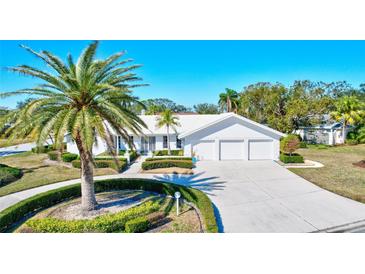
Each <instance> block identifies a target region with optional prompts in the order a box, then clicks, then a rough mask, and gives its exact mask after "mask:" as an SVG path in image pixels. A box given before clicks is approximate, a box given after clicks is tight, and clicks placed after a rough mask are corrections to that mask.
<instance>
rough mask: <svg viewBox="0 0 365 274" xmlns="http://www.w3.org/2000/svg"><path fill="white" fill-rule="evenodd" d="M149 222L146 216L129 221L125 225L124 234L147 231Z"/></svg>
mask: <svg viewBox="0 0 365 274" xmlns="http://www.w3.org/2000/svg"><path fill="white" fill-rule="evenodd" d="M149 226H150V222H149V220H148V219H147V217H146V216H143V217H139V218H136V219H133V220H130V221H128V222H126V223H125V232H127V233H142V232H145V231H147V230H148V228H149Z"/></svg>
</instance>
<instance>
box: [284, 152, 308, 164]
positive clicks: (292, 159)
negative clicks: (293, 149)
mask: <svg viewBox="0 0 365 274" xmlns="http://www.w3.org/2000/svg"><path fill="white" fill-rule="evenodd" d="M280 161H282V162H283V163H284V164H289V163H304V158H303V156H302V155H299V154H292V155H288V154H284V153H281V154H280Z"/></svg>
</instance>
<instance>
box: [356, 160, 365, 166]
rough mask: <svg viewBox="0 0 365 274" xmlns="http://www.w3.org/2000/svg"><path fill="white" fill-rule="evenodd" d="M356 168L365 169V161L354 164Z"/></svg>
mask: <svg viewBox="0 0 365 274" xmlns="http://www.w3.org/2000/svg"><path fill="white" fill-rule="evenodd" d="M353 165H354V166H357V167H362V168H365V160H361V161H360V162H357V163H353Z"/></svg>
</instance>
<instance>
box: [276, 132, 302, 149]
mask: <svg viewBox="0 0 365 274" xmlns="http://www.w3.org/2000/svg"><path fill="white" fill-rule="evenodd" d="M299 145H300V141H299V138H298V136H297V135H295V134H289V135H287V136H286V137H284V138H282V139H281V140H280V150H281V151H282V152H284V153H287V154H292V153H293V152H294V151H296V150H297V149H298V148H299Z"/></svg>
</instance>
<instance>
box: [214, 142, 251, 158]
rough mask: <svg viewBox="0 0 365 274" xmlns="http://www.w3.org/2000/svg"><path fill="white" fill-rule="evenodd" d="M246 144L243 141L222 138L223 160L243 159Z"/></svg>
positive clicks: (221, 153) (221, 150) (221, 154)
mask: <svg viewBox="0 0 365 274" xmlns="http://www.w3.org/2000/svg"><path fill="white" fill-rule="evenodd" d="M244 151H245V146H244V143H243V141H241V140H240V141H237V140H222V141H220V159H221V160H243V159H244Z"/></svg>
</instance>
